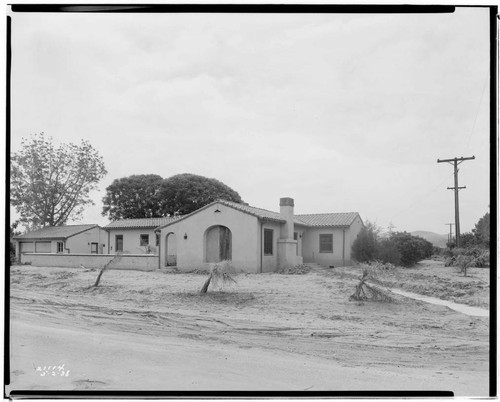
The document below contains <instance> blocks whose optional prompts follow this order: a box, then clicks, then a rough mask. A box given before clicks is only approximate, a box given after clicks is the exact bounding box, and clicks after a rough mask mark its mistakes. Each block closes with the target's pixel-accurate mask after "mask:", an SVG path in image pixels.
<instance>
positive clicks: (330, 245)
mask: <svg viewBox="0 0 500 402" xmlns="http://www.w3.org/2000/svg"><path fill="white" fill-rule="evenodd" d="M325 237H328V238H329V239H330V240H329V241H328V242H327V243H325V242H324V241H322V238H323V239H324V238H325ZM325 245H326V246H328V248H325ZM319 252H320V253H321V254H332V253H333V233H320V234H319Z"/></svg>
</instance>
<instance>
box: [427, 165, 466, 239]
mask: <svg viewBox="0 0 500 402" xmlns="http://www.w3.org/2000/svg"><path fill="white" fill-rule="evenodd" d="M471 159H476V158H475V157H474V156H470V157H467V158H464V157H463V156H462V157H460V158H453V159H438V160H437V162H438V163H443V162H447V163H450V164H453V167H454V176H455V186H454V187H448V190H455V245H456V246H457V247H460V218H459V212H458V191H459V190H460V189H462V188H465V187H458V165H460V164H461V163H462V162H463V161H467V160H471ZM450 228H451V227H450Z"/></svg>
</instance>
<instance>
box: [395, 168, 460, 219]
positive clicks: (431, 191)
mask: <svg viewBox="0 0 500 402" xmlns="http://www.w3.org/2000/svg"><path fill="white" fill-rule="evenodd" d="M451 176H453V173H452V174H450V175H448V176H446V177H445V178H444V179H443V180H442V181H441V182H439V184H437V185H436V186H435V187H433V188H432V189H430V190H429V191H428V192H427V193H425V194H424V195H422V196H421V197H419V198H417V199H416V200H415V201H413V202H412V203H411V204H410V205H409V206H407V207H406V208H405V209H402V210H400V211H399V212H397V213H396V214H394V215H393V216H392V217H391V219H390V220H392V219H394V218H395V217H396V216H398V215H401V214H402V213H403V212H406V211H408V210H409V209H410V208H411V207H413V206H414V205H416V204H418V203H419V202H420V201H422V200H423V199H424V198H427V197H428V196H429V195H430V194H432V193H433V192H434V191H435V190H436V189H437V188H438V187H441V186H442V185H443V183H444V182H445V181H446V180H448V179H449V178H450V177H451Z"/></svg>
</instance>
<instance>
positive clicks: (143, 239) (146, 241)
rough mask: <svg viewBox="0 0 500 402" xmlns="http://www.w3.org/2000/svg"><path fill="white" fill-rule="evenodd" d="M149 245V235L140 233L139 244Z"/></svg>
mask: <svg viewBox="0 0 500 402" xmlns="http://www.w3.org/2000/svg"><path fill="white" fill-rule="evenodd" d="M147 245H149V235H147V234H141V246H147Z"/></svg>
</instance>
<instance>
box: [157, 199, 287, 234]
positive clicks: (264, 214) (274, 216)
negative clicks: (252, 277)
mask: <svg viewBox="0 0 500 402" xmlns="http://www.w3.org/2000/svg"><path fill="white" fill-rule="evenodd" d="M215 204H222V205H225V206H226V207H230V208H233V209H236V210H237V211H241V212H243V213H246V214H249V215H253V216H255V217H257V218H259V219H262V220H267V221H275V222H280V223H285V220H284V219H282V218H281V215H280V214H279V213H277V212H273V211H268V210H266V209H262V208H255V207H251V206H250V205H246V204H238V203H237V202H232V201H226V200H216V201H213V202H211V203H210V204H207V205H205V206H204V207H201V208H200V209H197V210H196V211H193V212H191V213H189V214H187V215H182V216H179V217H176V218H178V219H176V220H175V221H172V222H167V223H165V224H163V225H160V226H158V227H157V228H156V229H155V231H157V230H161V229H163V228H164V227H167V226H169V225H171V224H173V223H174V222H178V221H181V220H183V219H186V218H189V217H190V216H193V215H195V214H197V213H198V212H201V211H203V210H205V209H207V208H210V207H211V206H213V205H215Z"/></svg>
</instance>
